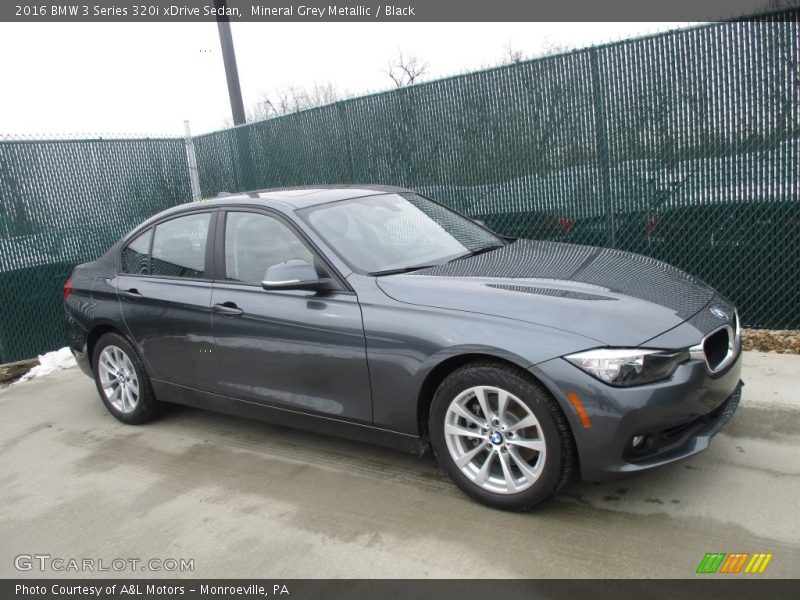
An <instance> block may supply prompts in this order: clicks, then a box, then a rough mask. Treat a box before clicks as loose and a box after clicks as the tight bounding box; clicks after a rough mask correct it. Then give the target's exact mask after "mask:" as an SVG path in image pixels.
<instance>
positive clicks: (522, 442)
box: [506, 438, 544, 452]
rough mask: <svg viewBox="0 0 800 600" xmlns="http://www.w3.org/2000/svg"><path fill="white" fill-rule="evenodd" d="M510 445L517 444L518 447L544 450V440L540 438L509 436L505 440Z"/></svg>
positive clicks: (538, 450)
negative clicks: (529, 438)
mask: <svg viewBox="0 0 800 600" xmlns="http://www.w3.org/2000/svg"><path fill="white" fill-rule="evenodd" d="M506 442H507V443H508V444H509V445H511V446H519V447H520V448H528V449H529V450H536V451H537V452H542V451H543V450H544V442H543V441H542V440H528V439H525V438H511V439H508V440H506Z"/></svg>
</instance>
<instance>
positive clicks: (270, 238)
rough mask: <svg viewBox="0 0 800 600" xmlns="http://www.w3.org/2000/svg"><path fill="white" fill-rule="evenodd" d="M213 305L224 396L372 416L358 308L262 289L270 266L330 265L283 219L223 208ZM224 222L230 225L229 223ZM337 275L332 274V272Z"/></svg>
mask: <svg viewBox="0 0 800 600" xmlns="http://www.w3.org/2000/svg"><path fill="white" fill-rule="evenodd" d="M219 218H220V223H219V225H218V234H217V239H218V240H221V242H220V243H219V244H218V248H217V264H218V265H219V267H220V268H219V270H220V271H222V273H221V274H220V276H219V277H218V278H217V281H216V282H215V283H214V290H213V292H212V299H211V303H212V306H213V308H212V310H213V311H214V312H213V323H214V336H215V338H216V352H217V355H218V356H219V360H220V365H221V368H222V375H223V379H224V386H225V388H226V389H227V394H229V395H231V396H235V397H237V398H242V399H245V400H249V401H253V402H258V403H263V404H269V405H275V406H281V407H286V408H291V409H294V410H298V411H303V412H312V413H318V414H324V415H329V416H334V417H337V418H343V419H348V420H353V421H361V422H371V421H372V402H371V392H370V385H369V374H368V372H367V354H366V347H365V341H364V330H363V326H362V321H361V309H360V307H359V305H358V300H357V298H356V296H355V294H354V293H353V292H352V291H350V290H348V289H347V288H346V286H345V285H344V284H343V282H340V289H338V290H336V291H331V292H324V293H323V292H314V291H302V290H270V291H266V290H264V289H262V287H261V281H262V279H263V277H264V274H265V272H266V270H267V268H268V267H270V266H272V265H274V264H278V263H280V262H284V261H286V260H290V259H293V258H301V259H304V260H306V261H308V262H309V263H311V264H315V265H316V266H317V269H318V271H321V270H325V271H332V269H331V268H330V267H329V266H326V265H325V261H323V260H322V259H321V257H320V256H318V255H317V254H316V251H315V250H313V249H312V248H311V246H310V245H309V244H308V242H307V241H306V240H305V238H304V237H303V236H302V234H300V233H299V232H298V231H297V230H296V229H295V228H294V226H293V225H292V224H291V223H290V222H289V221H288V220H287V219H285V218H284V217H283V216H281V215H278V214H277V213H272V212H271V211H270V212H264V211H250V210H247V209H245V208H243V209H236V210H234V209H229V210H226V211H221V212H220V217H219ZM223 218H224V221H223V220H222V219H223ZM326 274H330V273H326Z"/></svg>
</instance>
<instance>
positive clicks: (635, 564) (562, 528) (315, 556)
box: [0, 353, 800, 578]
mask: <svg viewBox="0 0 800 600" xmlns="http://www.w3.org/2000/svg"><path fill="white" fill-rule="evenodd" d="M743 378H744V380H745V383H746V387H745V388H744V399H743V401H742V404H741V406H740V409H739V411H738V412H737V414H736V416H735V417H734V419H733V421H732V422H731V423H730V424H729V425H728V427H727V428H726V429H725V430H724V431H723V432H722V433H721V434H719V435H718V436H717V437H716V438H715V439H714V440H713V442H712V446H711V448H710V449H709V450H707V451H706V452H704V453H702V454H701V455H699V456H696V457H693V458H691V459H688V460H686V461H684V462H682V463H679V464H677V465H673V466H670V467H667V468H664V469H662V470H660V471H656V472H651V473H648V474H645V475H641V476H639V477H636V478H632V479H628V480H625V481H622V482H617V483H612V484H602V485H598V484H586V483H579V482H574V483H572V484H570V485H569V486H568V487H567V489H566V490H565V491H564V492H563V493H562V495H561V496H560V497H558V498H557V499H555V500H553V501H551V502H549V503H548V504H546V505H544V506H542V507H541V508H540V509H539V510H537V511H535V512H532V513H523V514H512V513H504V512H500V511H495V510H491V509H488V508H485V507H483V506H480V505H478V504H476V503H474V502H472V501H470V500H469V499H468V498H466V497H465V496H464V495H462V494H461V493H460V492H459V491H458V490H457V489H456V488H455V486H453V485H452V484H451V483H450V482H449V480H448V479H447V478H446V476H445V475H444V473H443V472H442V471H441V470H440V469H439V468H438V467H437V465H436V464H435V462H434V460H433V459H432V458H430V457H424V458H417V457H415V456H411V455H406V454H402V453H400V452H395V451H391V450H384V449H381V448H376V447H373V446H369V445H363V444H357V443H352V442H349V441H343V440H339V439H336V438H332V437H327V436H323V435H317V434H310V433H304V432H299V431H296V430H292V429H287V428H283V427H276V426H271V425H267V424H263V423H257V422H251V421H247V420H244V419H240V418H234V417H228V416H220V415H216V414H213V413H209V412H204V411H200V410H195V409H189V408H182V407H175V408H174V409H172V410H170V411H169V412H168V414H166V415H165V416H164V417H163V418H162V419H160V420H159V421H157V422H154V423H152V424H149V425H146V426H141V427H131V426H125V425H123V424H121V423H119V422H117V421H116V420H115V419H114V418H113V417H111V416H110V415H109V414H108V413H107V412H106V410H105V408H104V407H103V405H102V404H101V402H100V400H99V398H98V396H97V392H96V390H95V388H94V385H93V383H92V381H91V380H90V379H88V378H87V377H86V376H84V375H83V374H82V373H80V372H79V371H78V370H77V369H71V370H68V371H63V372H60V373H56V374H53V375H50V376H47V377H44V378H41V379H38V380H33V381H28V382H25V383H21V384H17V385H14V386H11V387H9V388H6V389H3V390H0V577H27V576H32V577H42V576H45V577H64V576H92V575H95V576H105V577H108V576H109V573H108V572H97V571H95V572H85V573H76V572H64V571H54V570H48V571H46V572H41V571H39V570H38V569H37V568H36V566H35V564H34V568H33V569H32V570H30V571H22V572H21V571H17V570H16V569H15V567H14V561H15V557H16V556H18V555H21V554H28V555H33V554H46V555H50V556H51V558H63V559H70V558H76V559H84V558H89V559H94V560H95V561H98V560H102V561H103V563H104V565H105V567H106V568H108V566H109V564H110V563H111V561H113V560H114V559H117V558H122V559H130V558H134V559H141V560H146V559H151V558H156V559H162V560H163V559H167V558H175V559H180V558H183V559H193V561H194V563H193V564H194V571H193V572H191V573H190V572H184V573H178V572H166V571H160V572H152V571H141V570H139V569H140V567H137V570H134V571H130V570H125V571H123V572H121V573H120V575H124V576H127V577H130V576H143V577H162V576H163V577H166V576H181V575H183V576H194V577H273V578H274V577H281V578H294V577H297V578H302V577H382V578H402V577H443V578H461V577H532V578H539V577H570V578H572V577H681V578H682V577H692V576H694V573H695V569H696V568H697V565H698V564H699V562H700V561H701V559H702V558H703V556H704V555H705V553H706V552H726V553H732V552H751V553H754V552H768V553H771V554H773V558H772V560H771V562H770V563H769V565H768V568H767V569H766V571H765V572H764V574H763V575H757V576H756V577H767V576H769V577H797V576H798V575H800V519H799V518H798V517H797V514H798V509H797V505H798V498H800V436H799V435H798V431H800V400H798V390H799V389H800V356H787V355H762V354H756V353H746V357H745V370H744V375H743ZM98 564H99V563H98V562H95V565H98ZM68 565H69V563H64V566H68ZM111 575H113V573H111ZM706 577H708V575H706ZM738 577H753V576H752V575H747V576H745V575H739V576H738Z"/></svg>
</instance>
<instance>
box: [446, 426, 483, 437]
mask: <svg viewBox="0 0 800 600" xmlns="http://www.w3.org/2000/svg"><path fill="white" fill-rule="evenodd" d="M444 432H445V433H449V434H450V435H461V436H465V437H471V438H483V435H482V434H481V432H480V431H478V430H477V429H469V428H467V427H461V426H460V425H453V424H452V423H448V424H447V425H445V426H444Z"/></svg>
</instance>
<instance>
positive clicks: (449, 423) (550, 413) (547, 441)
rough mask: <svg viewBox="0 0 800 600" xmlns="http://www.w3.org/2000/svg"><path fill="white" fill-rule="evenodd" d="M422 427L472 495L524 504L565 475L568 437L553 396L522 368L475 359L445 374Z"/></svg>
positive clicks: (552, 489) (507, 505) (570, 456)
mask: <svg viewBox="0 0 800 600" xmlns="http://www.w3.org/2000/svg"><path fill="white" fill-rule="evenodd" d="M428 432H429V435H430V441H431V446H433V450H434V453H435V454H436V458H437V460H438V461H439V464H440V465H441V466H442V468H444V470H445V471H447V474H448V475H450V478H451V479H452V480H453V482H454V483H455V484H456V485H457V486H458V487H460V488H461V489H462V490H463V491H464V492H466V493H467V494H469V495H470V496H472V497H473V498H475V499H476V500H478V501H480V502H482V503H484V504H487V505H489V506H492V507H494V508H502V509H506V510H528V509H530V508H532V507H533V506H535V505H536V504H538V503H540V502H542V501H544V500H546V499H548V498H550V497H551V496H553V494H555V493H556V491H557V490H558V489H559V488H560V487H561V486H562V485H563V484H564V483H566V481H567V480H568V479H569V477H570V475H571V474H572V469H573V464H574V456H575V449H574V442H573V439H572V434H571V432H570V429H569V425H568V424H567V419H566V417H565V416H564V413H563V412H562V411H561V407H560V406H559V405H558V403H557V402H556V400H555V399H554V398H553V396H552V395H551V394H550V393H549V392H548V391H547V389H546V388H544V387H543V386H542V385H541V384H540V383H539V382H538V381H536V380H535V379H534V378H533V377H532V376H531V375H530V374H529V373H527V372H525V371H523V370H522V369H518V368H516V367H514V366H512V365H510V364H507V363H503V362H496V361H480V362H474V363H470V364H467V365H465V366H463V367H461V368H460V369H458V370H456V371H454V372H453V373H451V374H450V375H448V376H447V377H446V378H445V379H444V381H443V382H442V383H441V385H440V386H439V388H438V389H437V390H436V394H435V395H434V397H433V402H432V404H431V410H430V415H429V423H428Z"/></svg>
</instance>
